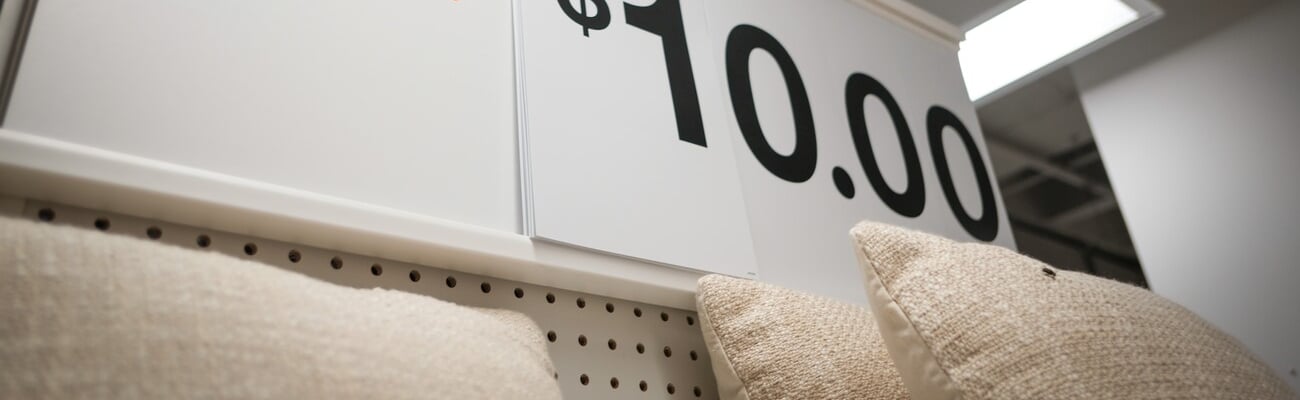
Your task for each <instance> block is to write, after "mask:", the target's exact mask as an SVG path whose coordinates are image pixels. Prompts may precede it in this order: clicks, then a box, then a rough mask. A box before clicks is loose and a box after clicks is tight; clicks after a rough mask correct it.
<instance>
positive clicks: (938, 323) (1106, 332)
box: [852, 223, 1295, 399]
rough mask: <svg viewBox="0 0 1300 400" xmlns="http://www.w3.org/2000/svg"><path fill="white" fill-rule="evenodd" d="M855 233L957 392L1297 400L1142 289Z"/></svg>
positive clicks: (991, 254) (957, 248)
mask: <svg viewBox="0 0 1300 400" xmlns="http://www.w3.org/2000/svg"><path fill="white" fill-rule="evenodd" d="M852 235H853V236H854V238H855V240H856V241H857V245H858V249H857V250H858V251H859V256H860V257H861V258H862V259H863V261H864V268H867V269H868V271H867V274H866V275H867V276H868V279H869V280H870V279H879V283H880V284H882V285H883V287H884V288H885V290H886V291H887V292H888V297H890V298H892V301H894V302H895V303H896V306H897V308H898V309H901V310H902V313H903V314H905V317H906V319H907V321H909V322H910V326H911V329H913V330H915V332H914V333H915V334H913V335H911V336H912V337H911V338H910V340H913V341H915V343H912V345H916V346H927V347H928V350H929V354H932V355H933V357H934V358H935V360H934V361H935V362H937V364H938V365H939V367H940V368H942V370H943V372H944V373H946V374H947V376H948V377H949V378H950V379H951V380H952V383H954V384H955V386H956V387H957V389H958V390H959V392H960V397H961V398H965V399H1293V398H1295V394H1294V393H1292V392H1291V391H1290V389H1289V388H1288V387H1287V386H1286V384H1285V383H1284V382H1283V381H1281V379H1279V378H1278V377H1277V376H1276V375H1274V374H1273V373H1272V372H1271V371H1270V369H1269V368H1268V367H1267V366H1266V365H1265V364H1263V363H1262V362H1261V361H1258V360H1257V359H1256V358H1255V357H1253V356H1252V355H1251V354H1250V352H1249V351H1247V350H1246V349H1245V348H1243V347H1242V346H1241V345H1240V344H1239V343H1238V342H1237V341H1236V340H1235V339H1233V338H1231V337H1229V336H1228V335H1226V334H1224V333H1222V332H1221V331H1219V330H1218V329H1217V328H1215V327H1214V326H1212V325H1211V324H1210V323H1208V322H1206V321H1205V320H1203V319H1201V318H1199V317H1197V316H1196V315H1194V314H1192V313H1191V312H1190V311H1188V310H1187V309H1185V308H1183V307H1181V306H1179V305H1177V304H1174V303H1173V302H1171V301H1168V300H1166V299H1164V298H1161V297H1160V296H1158V295H1156V294H1154V293H1152V292H1150V291H1147V290H1145V289H1142V288H1138V287H1134V286H1129V285H1126V284H1123V283H1119V282H1115V281H1110V280H1106V279H1102V278H1097V277H1093V276H1089V275H1086V274H1081V273H1075V272H1070V271H1062V270H1057V269H1055V268H1052V267H1050V266H1048V265H1046V264H1043V263H1041V262H1038V261H1035V260H1033V259H1030V258H1028V257H1025V256H1023V255H1020V254H1017V253H1015V252H1013V251H1011V250H1007V249H1004V248H1001V247H996V246H990V245H983V244H959V243H956V242H953V241H950V240H948V239H944V238H941V237H938V236H934V235H929V234H925V233H921V232H916V231H911V230H906V229H903V228H898V227H893V226H889V225H884V224H877V223H862V224H860V225H858V226H857V227H856V228H854V229H853V231H852ZM871 285H872V282H870V281H869V282H868V287H871ZM1206 295H1207V296H1210V295H1214V294H1212V293H1207V294H1206ZM878 300H879V299H878V298H876V297H872V298H871V301H872V303H873V304H872V306H873V309H875V308H874V307H876V306H877V304H876V302H877V301H878ZM881 330H882V332H884V334H886V335H890V334H891V331H894V332H897V331H895V330H893V329H891V328H888V327H885V326H882V327H881ZM891 340H892V339H891ZM893 350H894V349H893V348H891V354H893V355H895V357H897V356H898V355H897V354H896V353H894V352H893ZM895 361H898V362H899V366H900V368H909V367H916V365H914V364H911V363H906V362H904V361H903V360H898V359H896V360H895ZM911 372H914V371H903V372H902V373H903V374H904V375H908V374H909V373H911ZM908 384H909V385H911V384H912V382H911V381H909V382H908Z"/></svg>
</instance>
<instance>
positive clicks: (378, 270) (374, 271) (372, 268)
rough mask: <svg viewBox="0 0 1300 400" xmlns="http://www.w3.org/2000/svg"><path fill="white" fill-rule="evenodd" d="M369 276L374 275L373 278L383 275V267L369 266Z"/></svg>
mask: <svg viewBox="0 0 1300 400" xmlns="http://www.w3.org/2000/svg"><path fill="white" fill-rule="evenodd" d="M370 274H371V275H374V276H380V275H383V274H384V266H383V265H379V264H375V265H371V266H370Z"/></svg>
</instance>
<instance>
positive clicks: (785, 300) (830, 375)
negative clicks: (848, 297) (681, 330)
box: [696, 275, 908, 400]
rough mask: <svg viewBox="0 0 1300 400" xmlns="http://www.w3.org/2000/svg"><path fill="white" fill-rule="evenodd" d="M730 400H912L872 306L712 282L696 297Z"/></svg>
mask: <svg viewBox="0 0 1300 400" xmlns="http://www.w3.org/2000/svg"><path fill="white" fill-rule="evenodd" d="M696 302H697V303H698V307H699V314H700V327H701V329H703V330H704V341H705V343H707V344H708V348H709V356H710V358H711V359H712V360H713V371H714V375H715V376H716V377H717V382H718V392H719V394H720V395H721V396H722V398H723V399H750V400H763V399H906V398H908V397H907V391H906V390H905V389H904V388H903V382H902V381H901V380H900V379H899V377H898V372H897V371H896V370H895V369H894V364H893V362H891V361H890V360H889V354H888V353H886V351H885V347H884V344H883V343H882V342H881V340H880V333H879V332H877V331H876V325H875V322H874V321H873V320H872V319H871V313H870V312H868V311H867V309H866V308H864V307H859V306H855V305H852V304H846V303H841V302H838V301H834V300H830V299H826V298H822V297H817V296H813V295H809V294H804V293H799V292H796V291H793V290H789V289H783V288H779V287H776V286H772V285H769V284H765V283H761V282H754V281H748V280H743V279H736V278H730V277H725V276H721V275H709V276H705V277H703V278H700V281H699V288H698V293H697V297H696Z"/></svg>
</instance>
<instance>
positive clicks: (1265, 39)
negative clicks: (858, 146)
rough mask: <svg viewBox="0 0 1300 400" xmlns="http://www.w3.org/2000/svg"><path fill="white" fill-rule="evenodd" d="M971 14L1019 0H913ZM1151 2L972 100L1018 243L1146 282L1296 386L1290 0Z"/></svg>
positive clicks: (1297, 99)
mask: <svg viewBox="0 0 1300 400" xmlns="http://www.w3.org/2000/svg"><path fill="white" fill-rule="evenodd" d="M912 2H913V3H914V4H916V5H918V6H920V7H922V8H925V9H927V10H928V11H930V12H932V13H934V14H936V15H938V16H940V17H942V18H944V19H947V20H948V21H949V22H952V23H953V24H954V25H957V26H959V27H962V28H963V29H970V28H971V27H974V26H976V25H978V24H979V23H980V22H982V21H984V20H986V19H988V18H989V17H991V16H992V15H996V14H997V13H998V12H1000V11H1003V10H1005V9H1007V8H1009V7H1012V6H1014V5H1015V4H1017V3H1019V1H1018V0H977V1H961V2H954V1H947V0H912ZM1153 2H1154V3H1155V4H1156V5H1157V6H1159V7H1160V8H1161V9H1163V10H1164V16H1163V17H1162V18H1161V19H1159V20H1157V21H1155V22H1153V23H1151V24H1150V25H1147V26H1145V27H1143V28H1142V29H1140V30H1138V31H1136V32H1134V33H1132V34H1129V35H1127V36H1125V37H1123V38H1121V39H1119V40H1118V41H1116V42H1113V43H1111V44H1109V45H1106V46H1104V47H1102V48H1101V49H1100V50H1097V51H1095V52H1093V53H1091V54H1089V55H1087V56H1085V57H1083V58H1082V59H1079V60H1078V61H1075V62H1073V63H1070V64H1069V65H1067V66H1065V67H1063V68H1060V69H1057V70H1054V71H1052V72H1051V73H1049V74H1046V75H1044V76H1042V77H1041V78H1038V79H1036V80H1033V81H1032V82H1029V83H1028V84H1026V85H1024V86H1022V87H1020V88H1019V89H1016V90H1014V91H1012V92H1010V93H1008V94H1006V95H1005V96H1001V97H998V98H996V99H993V100H991V101H982V102H980V103H979V107H978V112H979V116H980V121H981V125H982V128H983V131H984V135H985V140H986V142H987V144H988V148H989V154H990V157H991V158H992V164H993V168H994V169H995V171H996V174H997V179H998V181H999V185H1000V186H1001V190H1002V194H1003V197H1004V199H1005V202H1006V208H1007V212H1008V213H1009V214H1010V216H1011V220H1012V227H1013V229H1014V232H1015V238H1016V242H1017V245H1018V247H1019V249H1020V251H1021V252H1023V253H1026V254H1029V255H1031V256H1033V257H1035V258H1038V259H1041V260H1044V261H1046V262H1048V263H1051V264H1054V265H1057V266H1060V267H1063V268H1068V269H1074V270H1078V271H1084V272H1089V273H1093V274H1096V275H1101V276H1105V277H1108V278H1112V279H1116V280H1120V281H1125V282H1130V283H1134V284H1138V285H1147V286H1149V287H1150V288H1152V290H1154V291H1156V292H1157V293H1160V294H1161V295H1164V296H1166V297H1169V298H1172V299H1174V300H1175V301H1177V302H1179V303H1180V304H1182V305H1184V306H1186V307H1188V308H1190V309H1192V310H1193V311H1195V312H1196V313H1198V314H1199V315H1201V316H1203V317H1205V318H1206V319H1208V320H1210V321H1211V322H1213V323H1215V324H1216V325H1218V326H1220V327H1222V328H1223V329H1225V330H1226V331H1228V332H1230V333H1231V334H1233V335H1234V336H1236V337H1237V338H1238V339H1240V340H1241V341H1242V342H1243V343H1245V344H1246V345H1247V347H1249V348H1251V349H1252V350H1254V351H1255V352H1256V353H1257V354H1259V355H1260V356H1261V357H1262V358H1263V359H1264V360H1265V361H1266V362H1267V363H1269V364H1270V365H1271V366H1272V367H1273V368H1275V370H1277V371H1278V373H1279V374H1280V375H1282V376H1284V377H1285V378H1286V379H1287V380H1288V381H1289V382H1290V383H1291V385H1292V386H1293V387H1300V379H1298V378H1297V371H1296V368H1298V367H1300V346H1297V345H1296V342H1295V341H1296V340H1297V338H1300V306H1297V305H1300V292H1298V291H1296V290H1295V285H1297V284H1300V261H1298V260H1300V211H1297V209H1296V208H1297V205H1298V204H1300V179H1297V178H1296V175H1297V173H1300V157H1297V154H1296V153H1297V151H1300V77H1297V73H1296V71H1297V70H1296V65H1300V46H1297V45H1296V44H1295V40H1296V38H1300V1H1296V0H1241V1H1217V0H1155V1H1153Z"/></svg>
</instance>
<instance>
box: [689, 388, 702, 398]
mask: <svg viewBox="0 0 1300 400" xmlns="http://www.w3.org/2000/svg"><path fill="white" fill-rule="evenodd" d="M691 391H692V392H695V397H700V396H703V395H704V391H703V390H700V387H699V386H696V387H695V389H693V390H691Z"/></svg>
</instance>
